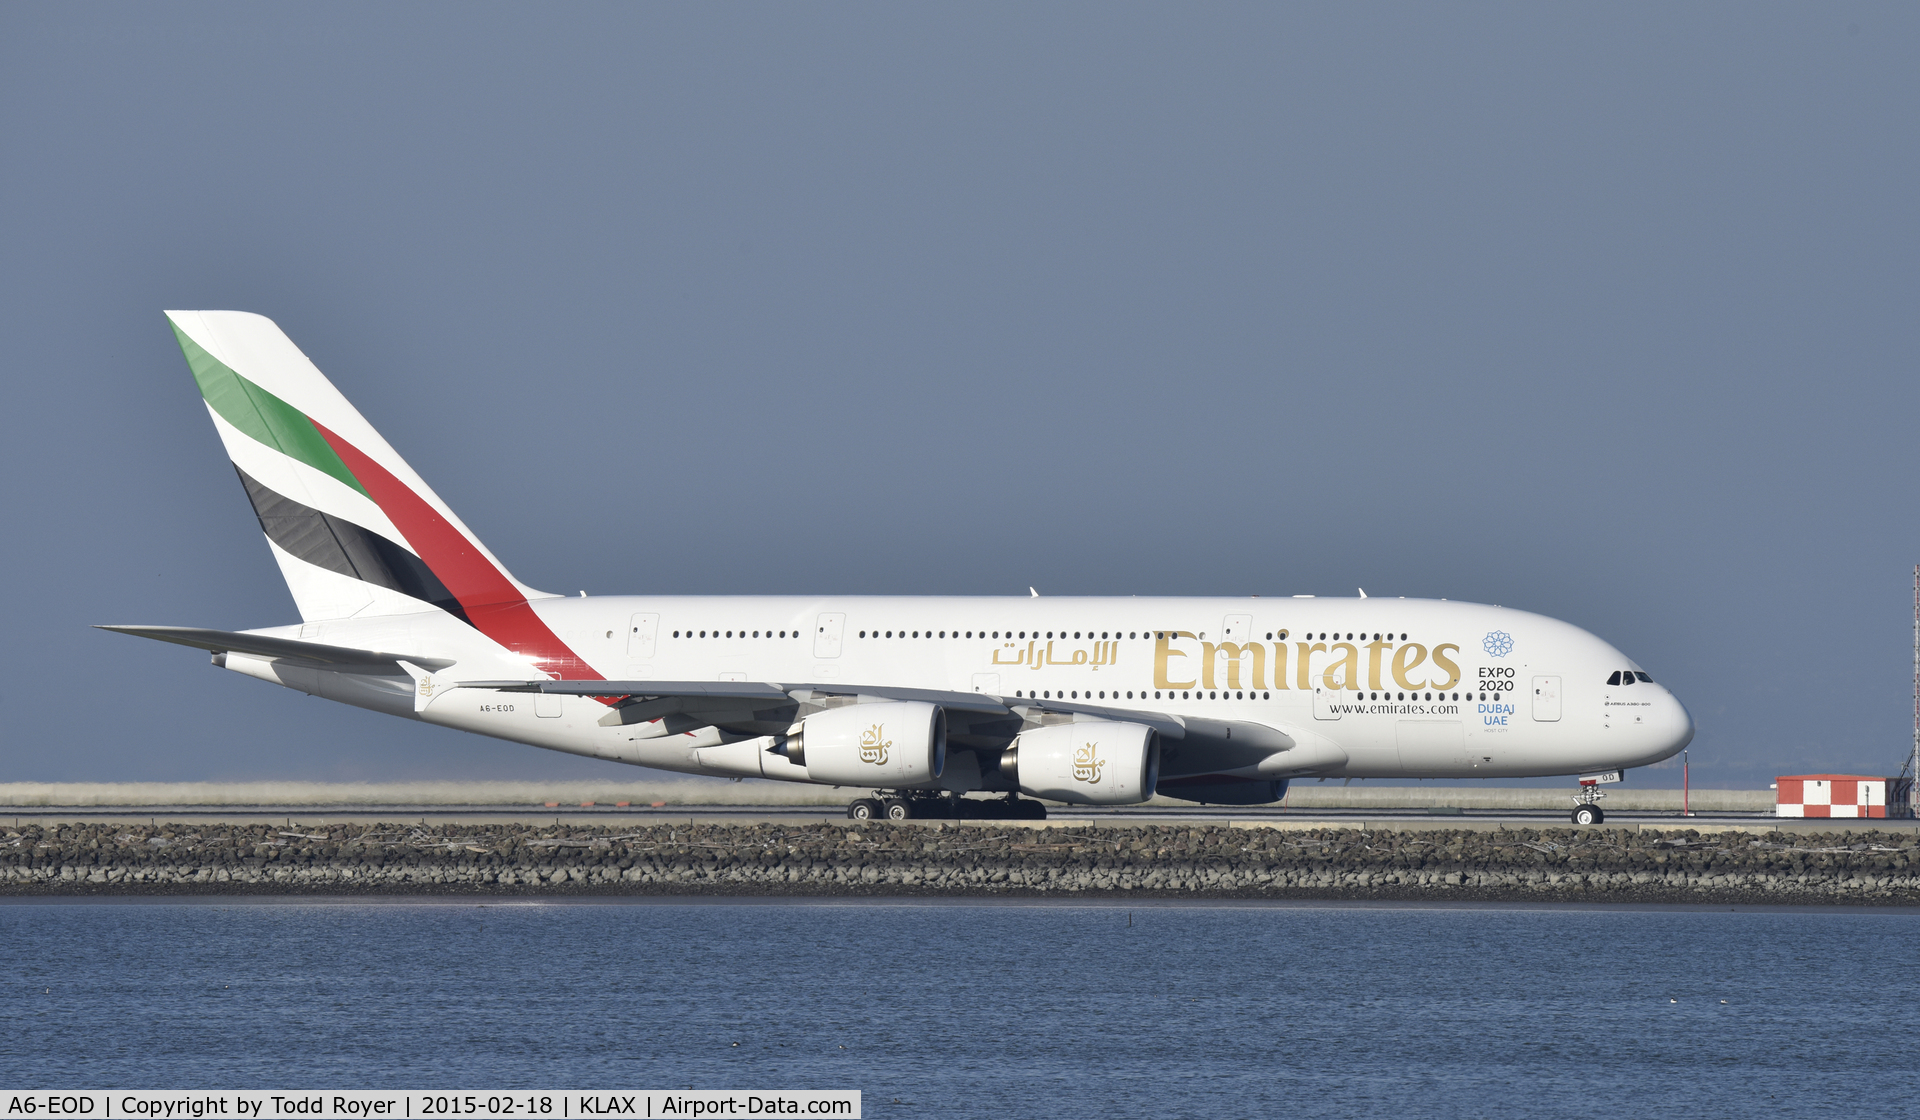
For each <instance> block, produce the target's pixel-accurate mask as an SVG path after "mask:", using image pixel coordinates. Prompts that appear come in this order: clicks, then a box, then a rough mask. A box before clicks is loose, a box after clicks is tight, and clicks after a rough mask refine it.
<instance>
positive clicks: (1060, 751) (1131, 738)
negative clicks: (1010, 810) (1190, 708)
mask: <svg viewBox="0 0 1920 1120" xmlns="http://www.w3.org/2000/svg"><path fill="white" fill-rule="evenodd" d="M1000 772H1001V773H1002V774H1004V775H1006V776H1007V777H1008V778H1010V779H1012V780H1013V781H1014V783H1015V784H1016V785H1018V786H1019V788H1020V792H1021V793H1024V794H1027V795H1028V796H1030V797H1044V798H1046V799H1047V800H1049V801H1067V802H1071V803H1073V804H1076V805H1134V804H1138V803H1139V802H1142V801H1145V800H1146V799H1147V798H1149V797H1152V796H1153V789H1154V786H1156V785H1157V784H1159V781H1160V733H1159V732H1157V731H1155V730H1154V729H1153V728H1151V727H1148V726H1146V725H1144V724H1139V723H1121V722H1117V721H1112V720H1089V721H1086V722H1084V723H1060V724H1055V725H1053V726H1052V727H1036V728H1034V729H1033V730H1032V731H1023V732H1021V733H1020V737H1019V738H1018V739H1015V740H1014V741H1013V746H1011V747H1008V748H1007V750H1006V752H1005V753H1004V754H1002V755H1001V756H1000Z"/></svg>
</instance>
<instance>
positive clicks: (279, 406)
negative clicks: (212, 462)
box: [169, 324, 372, 497]
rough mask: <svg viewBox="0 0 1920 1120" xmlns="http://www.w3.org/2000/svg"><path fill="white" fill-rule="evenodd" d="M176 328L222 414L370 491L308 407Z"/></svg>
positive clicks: (211, 400) (203, 388) (208, 396)
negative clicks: (271, 390)
mask: <svg viewBox="0 0 1920 1120" xmlns="http://www.w3.org/2000/svg"><path fill="white" fill-rule="evenodd" d="M169 325H171V324H169ZM173 333H174V336H175V337H177V338H178V339H179V340H180V352H181V353H182V354H185V355H186V356H187V366H188V367H189V368H191V369H192V370H193V379H194V380H195V381H196V382H199V384H200V395H201V396H202V397H205V398H206V401H207V403H208V404H209V405H211V406H212V407H213V410H214V411H215V412H217V413H219V414H220V418H221V419H223V420H225V421H226V422H227V423H229V424H232V425H233V426H234V427H236V428H238V429H240V430H241V431H243V432H245V433H246V434H247V435H249V436H252V437H253V438H254V439H257V440H259V441H260V442H261V443H264V444H266V445H267V446H268V447H272V448H276V449H278V450H279V451H280V452H281V453H282V454H285V455H289V456H291V457H293V458H295V459H298V460H300V461H301V462H302V463H305V464H306V465H308V466H310V467H312V468H314V469H315V470H319V471H325V472H326V473H327V474H330V475H332V476H333V477H335V478H337V479H339V480H340V481H342V482H344V483H346V484H347V485H348V486H351V487H353V488H354V489H355V490H358V491H360V492H361V493H362V494H366V493H367V488H366V487H364V486H362V485H360V480H359V479H357V478H355V477H354V476H353V472H352V471H350V470H348V469H347V465H346V464H345V463H343V462H341V461H340V456H339V455H338V454H336V453H335V452H334V450H333V448H332V447H331V446H329V445H328V443H327V441H326V439H325V437H323V436H321V434H320V432H319V429H317V428H315V427H314V426H313V421H311V420H309V419H307V414H306V413H304V412H301V411H300V410H299V409H297V408H295V407H293V406H292V405H290V404H288V403H287V402H286V401H283V400H281V399H280V398H279V397H276V396H274V395H273V394H272V393H269V392H267V391H266V390H265V389H262V388H261V387H260V386H258V385H255V384H254V383H253V382H251V381H248V380H247V379H246V378H244V377H242V376H240V375H239V374H237V373H235V372H233V371H232V370H231V369H228V368H227V366H226V363H224V362H222V361H221V360H220V359H218V358H216V357H214V356H213V355H212V354H209V353H207V352H206V351H205V350H204V349H202V348H201V346H200V344H199V343H197V342H195V341H194V340H193V339H191V338H188V337H187V335H186V333H185V332H184V331H182V330H181V329H180V328H179V327H177V326H176V327H174V328H173ZM371 496H372V495H368V497H371Z"/></svg>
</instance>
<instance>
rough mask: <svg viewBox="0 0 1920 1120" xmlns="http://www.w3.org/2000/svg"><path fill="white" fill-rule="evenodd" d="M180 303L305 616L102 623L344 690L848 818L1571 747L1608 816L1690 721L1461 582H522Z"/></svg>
mask: <svg viewBox="0 0 1920 1120" xmlns="http://www.w3.org/2000/svg"><path fill="white" fill-rule="evenodd" d="M167 316H168V318H169V319H170V320H171V321H172V323H173V329H174V333H175V335H176V336H177V337H178V339H179V342H180V348H181V350H182V351H184V352H185V354H186V358H187V364H188V366H189V367H190V368H191V369H192V371H193V376H194V380H195V381H197V382H198V383H199V386H200V394H201V396H202V397H203V398H205V400H206V405H207V412H208V414H209V415H210V416H211V417H212V418H213V425H214V427H215V428H216V429H217V430H218V431H219V433H220V439H221V442H223V443H224V444H225V445H226V448H227V454H228V455H229V456H230V457H231V458H232V460H233V465H234V468H235V470H236V471H237V472H238V473H239V475H240V482H241V485H242V486H244V487H245V488H246V492H247V497H248V498H249V499H250V500H251V501H252V502H253V508H254V512H255V513H256V514H258V515H259V518H260V527H261V529H262V530H264V531H265V533H266V536H267V547H268V548H269V549H270V550H271V551H272V553H273V558H274V559H275V560H276V561H277V562H278V563H279V565H280V571H281V573H282V574H283V575H284V576H285V577H286V581H287V587H288V588H289V590H291V591H292V593H293V599H294V603H295V604H296V605H297V606H298V608H299V611H300V618H301V620H302V621H301V622H300V623H299V624H298V625H288V626H274V627H267V628H265V629H260V630H248V631H243V632H238V633H234V632H227V631H219V630H204V629H194V628H187V627H168V626H109V627H105V629H109V630H117V631H120V632H122V633H127V634H136V635H140V636H142V637H148V638H157V639H159V640H161V641H167V642H175V643H178V644H180V645H186V646H195V647H198V648H200V649H205V650H210V651H212V652H213V663H214V664H215V665H218V666H221V667H223V668H226V669H231V670H233V671H234V672H238V673H244V674H246V675H247V676H250V677H258V678H259V679H261V680H264V681H269V682H271V683H273V684H278V685H285V686H286V687H288V688H293V689H297V690H299V691H301V692H306V693H310V694H312V695H315V696H322V697H325V698H327V699H329V700H338V701H340V702H341V703H344V704H352V705H354V706H356V707H361V708H370V709H372V710H374V711H378V712H385V713H387V714H389V715H396V716H403V717H406V718H410V719H418V720H425V721H426V722H428V723H436V724H442V725H444V726H447V727H457V728H460V729H462V730H465V731H474V732H478V733H480V734H482V735H491V736H494V737H496V738H501V739H511V740H513V741H515V742H521V743H528V744H531V745H533V746H537V747H546V748H549V749H551V750H558V751H566V752H569V753H571V754H581V755H588V756H591V757H594V758H604V759H609V760H612V761H615V762H627V763H632V764H634V765H637V766H650V767H654V768H656V769H660V770H672V771H679V772H682V773H688V774H712V775H722V776H726V777H735V778H771V779H774V780H777V781H790V782H813V783H817V784H826V785H833V786H852V787H858V788H861V789H876V790H880V791H883V799H876V798H870V797H861V798H860V799H858V800H856V801H854V802H853V804H852V805H851V806H850V807H849V810H848V812H849V814H850V815H851V816H854V817H856V818H865V817H870V816H876V815H885V816H888V817H892V818H895V819H904V818H908V817H916V816H957V815H966V816H980V817H987V816H1031V817H1041V816H1044V815H1045V809H1044V807H1043V804H1042V803H1043V801H1056V802H1067V803H1071V804H1082V805H1128V804H1137V803H1140V802H1143V801H1146V800H1147V799H1148V798H1149V797H1152V796H1153V795H1154V793H1155V792H1159V793H1161V794H1164V795H1166V796H1168V797H1173V798H1179V799H1182V800H1186V801H1194V802H1203V803H1211V804H1227V805H1255V804H1265V803H1269V802H1273V801H1278V800H1279V799H1280V798H1281V797H1282V796H1283V795H1284V794H1285V792H1286V788H1287V783H1288V781H1289V780H1291V779H1294V778H1301V777H1315V778H1512V777H1532V776H1544V775H1560V774H1565V775H1584V777H1583V778H1582V790H1583V792H1582V793H1581V794H1580V795H1579V796H1578V797H1577V798H1576V808H1575V809H1574V810H1573V816H1574V820H1575V821H1576V822H1579V823H1594V822H1597V821H1599V820H1601V819H1602V814H1601V811H1600V807H1599V805H1598V804H1596V803H1595V802H1596V798H1597V797H1598V795H1599V790H1598V788H1597V785H1598V783H1600V782H1604V781H1609V780H1618V778H1619V776H1620V774H1621V772H1623V771H1624V770H1625V769H1626V768H1628V767H1633V766H1644V765H1647V764H1649V763H1653V762H1658V761H1660V760H1661V759H1664V758H1667V757H1670V756H1671V755H1673V754H1675V753H1677V752H1678V751H1679V750H1680V749H1681V748H1682V747H1684V746H1685V745H1686V744H1687V742H1688V740H1690V739H1691V738H1692V737H1693V721H1692V719H1691V718H1690V717H1689V715H1688V714H1687V710H1686V708H1685V707H1684V706H1682V705H1681V703H1680V701H1679V700H1678V699H1676V698H1675V697H1674V696H1673V694H1672V693H1670V692H1668V691H1667V690H1666V689H1665V688H1664V687H1662V686H1661V685H1659V684H1656V683H1654V681H1653V680H1652V679H1651V678H1650V677H1649V676H1648V675H1647V674H1646V673H1645V672H1642V671H1641V669H1640V667H1639V666H1638V665H1636V664H1635V663H1634V662H1633V660H1632V659H1631V658H1629V657H1627V656H1626V655H1625V654H1622V653H1621V652H1619V651H1618V650H1616V649H1614V648H1613V647H1612V646H1610V645H1608V644H1607V643H1606V642H1603V641H1601V640H1600V639H1599V638H1596V637H1594V636H1593V635H1592V634H1589V633H1587V632H1586V631H1584V630H1581V629H1579V628H1577V627H1574V626H1570V625H1568V624H1566V623H1564V622H1557V621H1555V620H1553V619H1550V618H1545V617H1542V616H1540V615H1536V614H1528V613H1526V612H1524V611H1516V610H1507V609H1504V608H1501V607H1492V606H1482V605H1478V604H1472V603H1454V602H1447V601H1444V600H1441V601H1432V600H1422V599H1389V598H1377V597H1376V598H1366V597H1364V596H1362V597H1361V598H1357V599H1320V598H1314V597H1312V596H1295V597H1293V598H1290V599H1258V598H1254V599H1143V598H1130V599H1096V598H1085V599H1077V598H1040V597H1038V596H1029V597H1027V598H1007V599H992V598H940V597H925V598H882V597H867V596H854V597H812V598H807V597H775V596H756V597H748V596H738V597H693V596H665V595H628V596H594V597H588V596H586V595H585V594H584V593H583V594H582V595H581V597H579V598H564V597H561V596H558V595H550V594H546V593H543V592H539V591H535V590H533V589H532V588H530V587H528V586H526V585H525V584H523V583H521V582H520V581H519V580H516V579H514V578H513V576H512V575H511V574H509V573H508V572H507V570H506V568H505V566H503V565H502V564H501V563H500V562H499V561H498V560H497V559H495V558H494V556H493V554H492V553H491V552H489V551H487V548H486V546H485V545H483V544H481V543H480V541H479V539H478V538H476V537H475V536H474V535H473V533H472V532H470V531H469V530H468V529H467V527H466V526H465V525H463V524H462V523H461V521H460V519H459V518H458V517H456V516H454V513H453V511H452V510H451V509H449V508H448V507H447V505H446V503H445V502H442V501H441V500H440V498H439V497H438V496H437V495H435V494H434V492H433V491H432V490H431V489H429V488H428V487H427V484H426V483H425V482H423V481H421V478H420V476H419V475H417V474H415V473H414V472H413V469H412V468H411V467H409V466H407V464H406V462H405V461H404V460H402V459H401V458H400V456H399V455H398V454H396V453H395V452H394V450H393V448H391V447H389V446H388V445H387V441H386V440H384V439H382V438H380V435H379V433H378V432H376V431H374V429H373V426H372V425H370V424H368V423H367V421H366V420H365V419H363V418H362V417H361V415H360V413H359V412H357V411H355V409H354V407H353V406H352V405H351V404H349V403H347V400H346V398H345V397H343V396H342V395H341V394H340V392H339V390H337V389H335V388H334V387H333V384H332V383H331V382H329V381H328V380H327V379H326V377H324V376H323V375H322V374H321V373H320V371H319V370H318V369H316V368H315V367H314V365H313V363H312V362H310V361H308V360H307V357H306V355H304V354H302V353H301V352H300V351H299V349H298V348H296V347H295V346H294V345H293V343H292V342H291V341H290V340H288V338H287V336H286V335H285V334H283V333H281V331H280V329H279V328H278V327H276V326H275V325H274V324H273V323H272V322H271V321H270V320H268V319H265V318H262V317H260V316H258V315H251V314H247V313H244V312H238V311H170V312H168V313H167ZM968 793H987V794H997V795H1004V796H999V797H988V798H979V797H975V798H966V797H963V796H962V795H964V794H968ZM1023 794H1024V795H1025V797H1022V796H1021V795H1023ZM1032 799H1039V800H1032Z"/></svg>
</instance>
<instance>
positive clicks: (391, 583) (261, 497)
mask: <svg viewBox="0 0 1920 1120" xmlns="http://www.w3.org/2000/svg"><path fill="white" fill-rule="evenodd" d="M233 469H234V472H235V473H237V474H238V475H239V476H240V484H241V485H242V486H245V487H246V488H247V499H248V500H249V501H251V502H252V503H253V512H254V514H255V515H256V516H258V517H259V518H260V529H261V531H262V532H264V533H266V534H267V539H268V540H270V541H272V542H273V543H274V544H277V545H279V546H280V547H281V548H282V549H284V550H286V552H287V553H288V554H290V555H293V556H297V557H299V558H300V559H302V560H305V561H306V562H307V563H309V564H312V565H313V566H315V567H317V568H325V569H326V570H327V571H329V572H338V573H339V574H340V575H343V576H351V577H352V578H354V579H358V580H364V581H366V582H367V583H371V584H374V585H375V586H378V587H384V588H386V589H388V590H389V591H398V592H400V593H401V594H402V595H411V596H413V597H414V598H416V599H424V600H426V601H427V602H429V603H432V604H433V605H434V606H436V607H439V608H440V609H441V610H443V611H446V612H447V613H448V614H451V615H455V616H456V617H458V618H459V619H460V621H462V622H465V623H467V624H468V625H472V624H473V620H472V619H470V618H468V617H467V612H466V609H465V608H464V607H462V606H461V605H460V601H459V600H458V599H455V598H454V597H453V592H451V591H448V590H447V585H446V584H444V583H441V582H440V577H439V576H436V575H434V574H433V569H432V568H429V567H427V565H426V561H424V560H422V559H420V558H419V557H418V556H415V555H414V554H413V553H411V552H408V551H407V550H406V549H404V548H402V547H400V546H399V545H397V544H395V543H394V542H392V541H390V540H388V539H387V538H385V537H383V536H381V535H380V534H379V533H376V532H374V531H373V530H371V529H367V528H364V527H362V526H359V525H355V524H354V523H353V522H351V521H343V520H341V519H340V518H338V517H334V516H332V515H331V514H325V513H321V512H320V511H319V510H317V509H314V508H312V507H310V506H305V505H301V504H300V503H299V502H296V501H294V500H293V499H292V498H289V497H287V496H286V495H285V494H280V493H276V492H274V491H272V490H269V489H267V488H266V487H265V486H263V485H261V483H260V482H259V480H258V479H255V478H254V477H253V476H252V475H249V474H248V473H247V472H246V471H243V470H241V469H240V468H239V467H238V466H236V467H234V468H233Z"/></svg>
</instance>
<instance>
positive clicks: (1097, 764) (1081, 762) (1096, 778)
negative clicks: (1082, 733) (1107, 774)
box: [1073, 743, 1107, 785]
mask: <svg viewBox="0 0 1920 1120" xmlns="http://www.w3.org/2000/svg"><path fill="white" fill-rule="evenodd" d="M1106 765H1107V763H1106V760H1105V759H1102V758H1101V757H1100V748H1099V747H1096V746H1094V745H1093V744H1092V743H1088V744H1087V745H1086V746H1084V747H1080V748H1077V749H1076V750H1075V751H1074V752H1073V780H1074V781H1076V782H1085V783H1087V784H1088V785H1099V784H1100V771H1101V770H1103V769H1105V768H1106Z"/></svg>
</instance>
